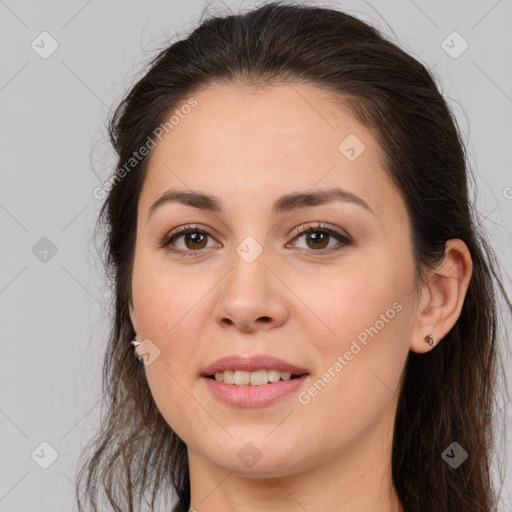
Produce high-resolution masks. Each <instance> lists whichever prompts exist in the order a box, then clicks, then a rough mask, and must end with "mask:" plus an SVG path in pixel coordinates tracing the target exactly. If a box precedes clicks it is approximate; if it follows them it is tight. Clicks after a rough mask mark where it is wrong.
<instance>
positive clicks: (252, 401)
mask: <svg viewBox="0 0 512 512" xmlns="http://www.w3.org/2000/svg"><path fill="white" fill-rule="evenodd" d="M307 377H308V374H307V373H306V374H304V375H301V376H300V377H298V378H296V379H290V380H280V381H278V382H273V383H272V384H263V385H262V386H238V385H236V384H225V383H224V382H218V381H216V380H215V379H211V378H209V377H202V379H203V380H204V381H206V385H207V386H208V389H209V390H210V391H211V392H212V393H213V394H214V395H215V396H216V397H217V398H218V399H219V400H221V401H222V402H225V403H227V404H230V405H235V406H238V407H261V406H264V405H268V404H271V403H272V402H275V401H276V400H278V399H279V398H281V397H283V396H285V395H288V394H290V393H292V392H293V391H296V390H297V389H298V388H299V387H300V386H301V385H302V384H303V383H304V381H305V380H306V379H307Z"/></svg>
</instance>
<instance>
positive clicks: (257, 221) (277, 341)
mask: <svg viewBox="0 0 512 512" xmlns="http://www.w3.org/2000/svg"><path fill="white" fill-rule="evenodd" d="M194 98H195V100H196V101H197V104H196V106H195V107H194V108H191V109H183V110H182V111H181V112H182V115H181V116H179V122H174V127H173V128H172V130H170V131H169V133H167V134H166V133H165V132H164V136H163V137H162V139H161V141H160V142H159V143H158V145H157V146H156V147H155V148H154V150H153V152H152V154H151V160H150V163H149V167H148V174H147V177H146V179H145V182H144V186H143V189H142V192H141V195H140V200H139V204H138V220H137V237H136V248H135V260H134V268H133V281H132V287H133V308H132V309H131V318H132V322H133V325H134V328H135V331H136V333H137V337H138V339H139V340H143V339H146V340H150V341H147V342H146V343H148V345H146V346H145V348H146V349H147V350H146V351H147V352H148V351H149V352H150V353H152V354H153V356H152V359H151V361H150V360H149V359H148V363H149V364H147V365H146V366H145V370H146V375H147V379H148V383H149V386H150V388H151V392H152V394H153V397H154V400H155V402H156V404H157V406H158V408H159V410H160V411H161V413H162V415H163V417H164V418H165V419H166V421H167V422H168V424H169V425H170V426H171V427H172V429H173V430H174V431H175V432H176V433H177V434H178V435H179V436H180V438H181V439H182V440H183V441H184V442H185V443H186V445H187V447H188V451H189V459H190V463H191V465H192V464H196V465H199V464H203V465H214V466H217V467H220V468H223V469H226V470H229V471H233V472H237V473H240V474H244V473H245V474H253V475H258V474H259V475H264V474H266V472H270V473H271V474H272V475H273V476H279V475H291V474H293V473H295V472H298V471H303V470H308V469H309V468H313V467H315V466H318V465H320V464H321V463H322V464H325V463H326V462H327V461H329V460H337V461H340V460H342V459H340V457H345V459H343V460H348V459H346V458H347V457H350V460H352V458H356V459H357V457H363V456H364V455H363V454H364V453H365V450H364V447H366V448H368V447H370V448H371V450H373V451H372V453H374V454H376V453H381V454H384V455H385V454H387V453H388V452H387V451H386V450H388V448H389V446H390V444H391V436H392V426H393V420H394V414H395V408H396V400H397V396H398V391H399V384H400V382H401V380H400V378H401V372H402V369H403V367H404V364H405V360H406V357H407V354H408V351H409V349H410V348H411V343H412V340H413V338H415V337H417V336H424V335H425V334H428V333H420V332H419V331H417V330H416V329H417V322H416V316H417V304H416V301H415V298H416V295H415V293H416V288H415V284H416V283H415V272H414V265H413V257H412V247H411V238H410V229H411V227H410V224H409V218H408V215H407V213H406V207H405V203H404V201H403V199H402V198H401V196H400V195H399V193H398V191H397V189H396V188H395V187H394V186H393V185H392V184H391V182H390V180H389V178H388V177H387V175H386V172H385V170H384V168H383V159H382V153H381V150H380V148H379V146H378V144H377V142H376V139H375V138H374V136H373V135H372V134H371V132H370V131H368V130H367V129H365V128H364V127H363V126H362V125H361V124H359V123H358V122H357V121H356V120H355V119H354V118H352V117H351V116H349V115H348V114H346V113H343V112H341V111H340V109H337V108H336V107H335V104H334V103H333V101H332V100H331V99H329V97H328V96H327V95H326V94H325V93H323V92H322V91H321V90H319V89H317V88H315V87H314V86H312V85H304V84H303V85H293V86H292V85H276V86H273V87H267V88H265V89H260V90H256V89H255V88H249V87H247V88H237V87H234V86H233V87H228V86H222V87H221V86H216V87H213V86H211V87H209V88H208V89H205V90H204V91H202V92H200V93H198V94H196V95H194ZM178 110H179V107H178ZM185 111H186V112H188V113H187V114H186V115H185V114H183V112H185ZM176 119H177V118H176ZM334 189H339V190H340V192H337V193H334V192H332V193H329V194H325V195H322V196H321V197H322V198H323V199H321V200H320V199H319V200H317V201H314V200H313V199H314V196H311V197H309V195H310V194H318V193H325V192H326V191H329V190H334ZM170 191H172V192H183V193H187V194H189V193H191V192H194V193H201V194H204V195H206V196H211V197H212V198H215V201H216V203H214V202H212V201H205V200H203V201H198V202H196V205H195V206H194V205H193V204H192V203H193V201H191V202H190V204H186V202H187V201H185V200H184V201H183V202H182V201H179V200H171V199H170V198H168V199H169V200H167V201H164V200H162V201H160V202H159V204H158V205H157V206H155V207H154V208H153V209H152V212H151V213H150V209H151V207H152V205H153V204H154V203H155V202H156V201H157V200H158V199H159V198H161V197H162V196H163V195H164V194H166V193H169V192H170ZM183 197H185V196H183ZM308 198H309V199H308ZM213 206H217V208H215V209H214V208H213ZM208 207H212V208H208ZM187 225H191V226H192V229H191V231H190V233H189V234H188V235H187V234H181V235H179V234H178V235H176V236H174V237H172V236H169V235H170V234H171V232H174V231H175V230H177V229H178V228H183V227H185V226H187ZM303 229H305V230H306V231H304V232H303V233H300V230H303ZM326 229H327V230H332V232H329V231H326ZM308 230H309V231H308ZM166 242H168V245H167V247H166V246H165V245H164V244H165V243H166ZM169 249H173V250H175V251H178V252H171V251H170V250H169ZM233 355H234V356H241V357H242V358H250V357H252V356H259V355H266V356H272V357H276V358H279V359H281V360H284V361H286V362H287V363H289V364H292V365H295V366H296V367H299V368H301V369H302V370H305V371H306V373H307V375H306V376H304V377H302V378H301V379H300V380H299V381H298V382H294V383H290V382H288V383H277V382H275V383H269V384H266V385H265V386H266V387H265V389H263V388H260V389H258V385H251V386H246V385H244V387H243V389H242V388H236V386H237V384H226V383H220V382H217V381H215V380H214V379H213V380H212V379H209V378H208V377H205V376H203V375H202V374H203V373H204V371H205V368H206V367H208V366H209V365H211V363H213V362H214V361H216V360H217V359H219V358H222V357H225V356H233ZM237 364H238V366H239V368H237ZM229 366H232V368H231V369H232V370H237V369H239V370H243V369H244V368H246V367H244V366H243V362H240V363H228V368H229ZM260 366H261V365H260ZM262 366H263V368H265V367H266V369H268V370H271V369H276V368H275V366H278V363H276V362H272V363H270V362H268V363H264V364H263V365H262ZM259 369H260V370H261V368H259ZM271 373H272V374H273V375H274V376H275V375H276V373H275V372H271ZM299 373H300V372H299ZM245 376H246V374H244V373H238V374H237V375H233V376H232V377H234V378H241V379H242V380H241V381H239V382H244V381H243V378H245ZM261 376H265V374H262V373H261V372H259V373H258V374H257V376H256V377H254V376H253V378H257V377H261ZM267 376H268V374H267ZM223 377H224V378H226V379H227V380H228V382H229V378H230V374H229V372H228V374H227V376H226V374H224V375H223ZM249 377H250V376H249ZM293 380H295V379H293ZM254 382H255V383H257V381H256V380H254ZM227 386H231V387H229V388H228V387H227ZM274 386H275V387H274ZM223 390H224V391H223ZM226 390H228V391H226ZM230 390H234V391H233V392H232V391H230ZM243 390H245V391H243ZM265 390H266V391H265ZM277 390H279V391H277ZM241 393H245V395H243V396H245V397H246V398H247V401H242V402H241V401H240V400H243V397H242V398H240V395H241ZM282 393H284V394H282ZM279 394H281V396H279ZM229 397H231V399H230V398H229ZM379 446H382V447H383V448H382V450H383V451H381V452H379V450H378V447H379ZM366 453H367V451H366ZM377 456H378V455H374V457H377ZM368 462H369V463H370V464H374V463H375V460H374V459H373V460H370V461H368Z"/></svg>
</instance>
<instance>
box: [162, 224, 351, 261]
mask: <svg viewBox="0 0 512 512" xmlns="http://www.w3.org/2000/svg"><path fill="white" fill-rule="evenodd" d="M318 232H319V233H326V234H328V235H329V236H332V237H334V238H336V239H338V240H339V241H340V242H341V243H342V247H339V248H337V249H335V250H333V249H332V248H330V249H324V250H318V251H316V250H314V249H310V250H306V254H307V255H308V256H310V255H314V256H321V255H323V254H329V253H333V252H337V251H339V250H341V249H342V248H343V247H344V246H348V245H351V244H352V240H350V239H349V238H348V237H347V236H345V235H343V234H341V233H340V232H338V231H336V230H334V229H332V228H330V227H329V226H327V225H325V224H322V223H318V224H311V223H308V224H305V225H304V226H302V227H300V228H299V229H298V230H297V232H296V233H295V235H294V236H293V239H292V240H295V239H296V238H298V237H300V236H302V235H305V234H310V233H318ZM191 233H200V234H204V235H208V236H211V237H212V238H213V235H212V234H211V233H210V232H209V231H208V230H205V229H200V228H199V226H197V225H191V224H187V225H186V226H183V227H181V228H178V229H177V230H175V231H172V232H171V233H169V234H168V235H167V236H166V237H165V238H164V240H163V241H162V242H161V244H160V246H161V248H163V249H165V250H166V251H168V252H170V253H174V254H178V255H180V256H195V255H196V254H198V253H200V252H201V251H203V249H199V250H197V251H191V250H186V251H184V250H183V249H173V248H172V245H171V242H172V241H173V240H174V239H175V238H178V237H180V236H183V235H187V234H191Z"/></svg>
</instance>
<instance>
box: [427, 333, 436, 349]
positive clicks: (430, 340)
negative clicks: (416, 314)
mask: <svg viewBox="0 0 512 512" xmlns="http://www.w3.org/2000/svg"><path fill="white" fill-rule="evenodd" d="M425 343H428V344H429V345H430V346H431V347H434V346H435V344H436V340H435V339H434V336H432V334H428V335H427V336H425Z"/></svg>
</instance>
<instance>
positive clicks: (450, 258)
mask: <svg viewBox="0 0 512 512" xmlns="http://www.w3.org/2000/svg"><path fill="white" fill-rule="evenodd" d="M472 273H473V261H472V259H471V254H470V252H469V249H468V247H467V245H466V244H465V243H464V242H463V241H462V240H460V239H458V238H456V239H452V240H448V241H447V242H446V244H445V250H444V257H443V260H442V261H441V263H440V264H439V265H438V266H437V267H436V269H434V270H431V271H429V272H428V274H427V276H426V278H425V283H424V284H423V285H422V289H421V292H420V300H419V303H418V304H419V305H418V311H417V319H416V322H415V326H414V329H413V336H412V339H411V343H410V347H409V348H410V349H411V350H412V351H413V352H417V353H424V352H427V351H429V350H431V349H432V347H431V346H430V345H429V344H428V343H426V342H425V336H427V335H428V334H432V336H433V337H434V340H435V341H436V344H437V343H439V341H440V340H441V339H442V338H443V337H444V336H446V334H447V333H448V332H449V331H450V329H451V328H452V327H453V326H454V325H455V322H456V321H457V319H458V318H459V316H460V312H461V310H462V305H463V303H464V299H465V297H466V292H467V289H468V286H469V282H470V280H471V275H472Z"/></svg>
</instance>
